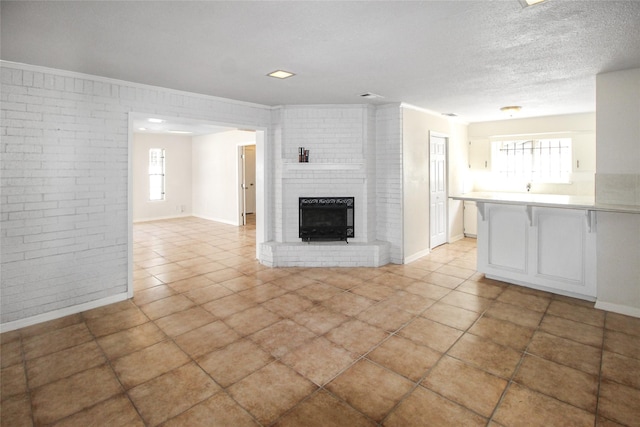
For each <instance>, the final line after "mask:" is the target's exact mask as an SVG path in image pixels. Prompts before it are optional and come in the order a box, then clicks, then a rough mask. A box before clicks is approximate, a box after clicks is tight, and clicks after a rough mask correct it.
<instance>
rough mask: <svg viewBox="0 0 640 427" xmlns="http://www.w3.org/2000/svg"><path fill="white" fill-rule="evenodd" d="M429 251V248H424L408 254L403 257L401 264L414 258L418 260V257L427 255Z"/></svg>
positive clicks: (407, 262)
mask: <svg viewBox="0 0 640 427" xmlns="http://www.w3.org/2000/svg"><path fill="white" fill-rule="evenodd" d="M430 253H431V250H430V249H424V250H422V251H420V252H417V253H415V254H413V255H411V256H408V257H406V258H405V259H404V263H403V264H409V263H410V262H413V261H415V260H418V259H420V258H422V257H423V256H425V255H429V254H430Z"/></svg>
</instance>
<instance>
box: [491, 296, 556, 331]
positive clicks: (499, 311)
mask: <svg viewBox="0 0 640 427" xmlns="http://www.w3.org/2000/svg"><path fill="white" fill-rule="evenodd" d="M505 292H506V291H505ZM484 315H485V316H486V317H493V318H495V319H500V320H506V321H508V322H511V323H515V324H516V325H520V326H524V327H527V328H537V327H538V325H539V324H540V321H541V320H542V316H544V313H541V312H538V311H533V310H528V309H526V308H523V307H518V306H515V305H511V304H506V303H503V302H500V301H495V302H494V303H493V304H492V305H491V307H489V308H488V309H487V311H486V312H485V314H484Z"/></svg>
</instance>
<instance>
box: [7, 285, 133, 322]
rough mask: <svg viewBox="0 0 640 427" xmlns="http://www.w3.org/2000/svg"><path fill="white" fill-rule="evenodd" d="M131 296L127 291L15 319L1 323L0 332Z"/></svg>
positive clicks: (57, 317) (46, 320)
mask: <svg viewBox="0 0 640 427" xmlns="http://www.w3.org/2000/svg"><path fill="white" fill-rule="evenodd" d="M128 298H129V297H128V296H127V293H126V292H124V293H121V294H117V295H112V296H110V297H106V298H102V299H99V300H95V301H89V302H86V303H84V304H78V305H73V306H71V307H65V308H61V309H58V310H53V311H50V312H48V313H43V314H38V315H36V316H32V317H27V318H25V319H19V320H14V321H12V322H7V323H2V324H0V332H9V331H13V330H16V329H20V328H24V327H26V326H31V325H36V324H38V323H42V322H48V321H49V320H55V319H59V318H61V317H65V316H69V315H72V314H76V313H81V312H83V311H87V310H91V309H94V308H98V307H102V306H104V305H108V304H113V303H116V302H120V301H125V300H127V299H128Z"/></svg>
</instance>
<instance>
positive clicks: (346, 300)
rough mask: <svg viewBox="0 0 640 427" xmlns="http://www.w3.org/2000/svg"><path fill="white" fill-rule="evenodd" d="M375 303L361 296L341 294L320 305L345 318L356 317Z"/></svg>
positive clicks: (347, 293) (349, 293) (348, 293)
mask: <svg viewBox="0 0 640 427" xmlns="http://www.w3.org/2000/svg"><path fill="white" fill-rule="evenodd" d="M375 303H376V301H374V300H371V299H369V298H365V297H363V296H361V295H356V294H353V293H351V292H342V293H339V294H337V295H335V296H333V297H331V298H329V299H328V300H325V301H323V302H322V305H324V306H325V307H327V308H328V309H330V310H332V311H335V312H338V313H342V314H344V315H345V316H356V315H357V314H359V313H361V312H362V311H364V310H366V309H367V308H369V307H371V306H372V305H373V304H375Z"/></svg>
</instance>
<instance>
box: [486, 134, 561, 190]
mask: <svg viewBox="0 0 640 427" xmlns="http://www.w3.org/2000/svg"><path fill="white" fill-rule="evenodd" d="M493 162H494V163H493V164H494V167H493V170H494V171H496V172H498V174H499V175H500V176H501V177H503V178H513V179H522V180H525V181H535V182H547V183H568V182H569V180H570V177H571V165H572V163H571V138H553V139H530V140H519V141H494V142H493Z"/></svg>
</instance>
